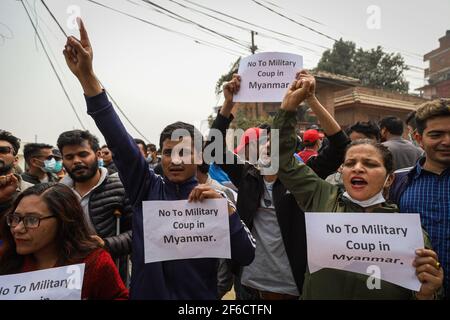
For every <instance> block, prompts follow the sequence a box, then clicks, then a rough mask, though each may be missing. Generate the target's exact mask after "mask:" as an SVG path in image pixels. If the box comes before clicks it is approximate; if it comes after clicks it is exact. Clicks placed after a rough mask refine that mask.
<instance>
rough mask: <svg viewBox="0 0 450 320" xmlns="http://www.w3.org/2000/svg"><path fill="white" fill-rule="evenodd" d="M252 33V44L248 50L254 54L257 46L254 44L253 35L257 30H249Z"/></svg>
mask: <svg viewBox="0 0 450 320" xmlns="http://www.w3.org/2000/svg"><path fill="white" fill-rule="evenodd" d="M251 33H252V46H251V47H250V51H251V52H252V54H255V52H256V50H258V47H257V46H256V45H255V35H256V34H258V32H255V31H251Z"/></svg>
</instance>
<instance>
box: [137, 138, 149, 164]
mask: <svg viewBox="0 0 450 320" xmlns="http://www.w3.org/2000/svg"><path fill="white" fill-rule="evenodd" d="M134 142H136V144H137V146H138V148H139V151H140V152H141V154H142V156H143V157H144V158H146V159H147V156H148V153H147V145H146V144H145V142H144V140H142V139H139V138H135V139H134Z"/></svg>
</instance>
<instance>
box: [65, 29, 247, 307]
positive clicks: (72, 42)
mask: <svg viewBox="0 0 450 320" xmlns="http://www.w3.org/2000/svg"><path fill="white" fill-rule="evenodd" d="M79 23H80V40H77V39H76V38H74V37H69V38H68V39H67V43H66V46H65V50H64V52H63V53H64V56H65V58H66V63H67V65H68V66H69V68H70V70H71V71H72V73H73V74H74V75H75V76H76V77H77V78H78V80H79V81H80V84H81V86H82V87H83V90H84V94H85V97H86V102H87V110H88V114H89V115H91V116H92V117H93V119H94V120H95V123H96V125H97V127H98V128H99V130H100V131H101V133H102V134H103V136H104V137H105V139H106V142H107V144H108V146H109V147H110V149H111V151H112V152H113V158H114V163H115V164H116V166H117V168H118V170H119V175H120V178H121V180H122V182H123V185H124V187H125V191H126V192H127V194H128V197H129V199H130V201H131V203H132V204H133V208H134V214H133V226H132V230H133V239H132V248H133V249H132V251H133V269H132V277H131V292H130V297H131V299H217V267H218V259H214V258H202V259H180V260H170V261H164V262H154V263H147V264H146V263H145V262H144V235H143V232H144V231H143V214H142V201H148V200H181V199H189V200H193V201H196V200H201V199H204V198H218V197H220V195H219V194H218V193H217V192H215V191H214V190H212V189H211V187H208V186H205V185H198V182H197V180H196V178H195V173H196V164H194V161H193V159H194V157H196V156H198V155H199V152H198V151H199V150H195V148H193V147H192V144H193V143H189V142H193V139H194V131H195V128H194V126H192V125H189V124H186V123H183V122H176V123H174V124H171V125H169V126H167V127H166V128H165V129H164V130H163V132H162V133H161V137H160V147H161V150H162V154H163V155H162V168H163V173H164V175H163V176H158V175H156V174H155V173H154V172H153V170H150V169H149V167H148V164H147V162H146V161H145V158H144V157H143V156H142V155H141V153H140V151H139V149H138V147H137V146H136V143H135V142H134V140H133V138H132V137H131V136H130V135H129V134H128V133H127V131H126V129H125V127H124V126H123V124H122V123H121V121H120V119H119V117H118V115H117V114H116V112H115V111H114V108H113V106H112V105H111V103H110V102H109V101H108V98H107V96H106V94H105V92H104V90H103V89H102V87H101V85H100V83H99V81H98V80H97V78H96V76H95V74H94V71H93V68H92V56H93V55H92V47H91V45H90V42H89V38H88V35H87V32H86V29H85V28H84V25H83V22H82V21H81V20H79ZM177 129H184V130H185V132H188V133H189V134H188V135H186V136H185V137H183V139H182V141H181V142H182V143H183V145H184V146H185V145H186V141H187V142H188V143H189V144H188V145H190V155H189V154H188V157H190V159H188V160H189V161H186V158H185V157H183V158H181V157H179V156H174V155H172V150H173V148H174V147H175V146H176V145H177V144H178V143H180V141H179V140H171V136H172V133H173V132H174V131H175V130H177ZM191 139H192V140H191ZM184 151H186V149H184ZM229 223H230V238H231V257H232V259H233V260H235V261H237V262H238V263H240V264H242V265H248V264H250V263H251V262H252V260H253V258H254V251H255V244H254V240H253V238H252V237H251V235H250V233H249V231H248V229H247V228H246V227H245V225H244V223H243V222H242V221H241V220H240V218H239V215H238V214H237V213H236V212H235V210H234V209H233V208H231V207H230V206H229Z"/></svg>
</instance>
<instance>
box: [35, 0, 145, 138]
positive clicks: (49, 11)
mask: <svg viewBox="0 0 450 320" xmlns="http://www.w3.org/2000/svg"><path fill="white" fill-rule="evenodd" d="M41 2H42V4H43V5H44V6H45V8H46V9H47V11H48V13H49V14H50V15H51V17H52V18H53V20H54V21H55V22H56V24H57V25H58V27H59V29H60V30H61V31H62V32H63V34H64V35H65V36H66V37H67V34H66V32H65V31H64V29H63V28H62V26H61V24H60V23H59V21H58V19H56V17H55V16H54V15H53V13H52V12H51V10H50V9H49V7H48V6H47V5H46V4H45V1H44V0H41ZM98 82H99V83H100V85H101V86H102V87H103V88H105V92H106V94H107V95H108V96H109V98H110V99H111V101H112V102H113V103H114V104H115V106H116V107H117V109H118V110H119V111H120V113H121V114H122V116H123V117H124V118H125V119H126V120H127V121H128V123H129V124H130V125H131V127H132V128H133V129H134V130H135V131H136V132H137V133H138V134H139V135H140V136H141V137H142V138H143V139H144V140H146V141H147V142H150V140H148V139H147V138H146V137H145V135H144V134H143V133H141V131H140V130H139V129H138V128H137V127H136V126H135V125H134V124H133V122H132V121H131V120H130V119H129V118H128V116H127V115H126V114H125V112H124V111H123V110H122V108H121V107H120V106H119V104H118V103H117V102H116V100H115V99H114V98H113V96H112V95H111V94H110V93H109V92H108V90H106V87H105V86H104V85H103V84H102V82H101V81H100V80H98Z"/></svg>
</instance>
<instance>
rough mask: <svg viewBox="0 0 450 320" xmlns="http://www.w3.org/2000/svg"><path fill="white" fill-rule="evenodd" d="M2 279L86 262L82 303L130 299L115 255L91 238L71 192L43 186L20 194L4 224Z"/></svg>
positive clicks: (52, 185) (56, 187)
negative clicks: (93, 300)
mask: <svg viewBox="0 0 450 320" xmlns="http://www.w3.org/2000/svg"><path fill="white" fill-rule="evenodd" d="M1 225H2V232H1V233H2V234H3V240H4V247H5V248H4V250H5V251H4V253H3V254H2V256H1V257H0V275H7V274H14V273H21V272H28V271H37V270H42V269H48V268H53V267H60V266H65V265H71V264H79V263H85V273H84V281H83V287H82V293H81V298H82V299H127V298H128V290H127V289H126V287H125V285H124V284H123V282H122V280H121V278H120V276H119V273H118V271H117V268H116V266H115V265H114V263H113V261H112V259H111V256H110V255H109V253H107V252H106V251H105V250H103V249H101V248H99V246H98V243H97V242H96V241H95V240H93V239H92V238H91V236H90V235H89V233H88V229H87V225H86V222H85V221H84V216H83V211H82V208H81V206H80V203H79V201H78V199H77V198H76V196H75V194H74V193H73V192H72V190H70V188H69V187H67V186H65V185H62V184H58V183H56V184H55V183H42V184H38V185H36V186H33V187H31V188H29V189H27V190H25V191H24V192H22V193H21V194H20V195H19V196H18V197H17V199H16V200H15V201H14V204H13V207H12V210H11V211H10V212H9V213H7V214H6V215H5V216H4V217H3V218H2V221H1Z"/></svg>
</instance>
